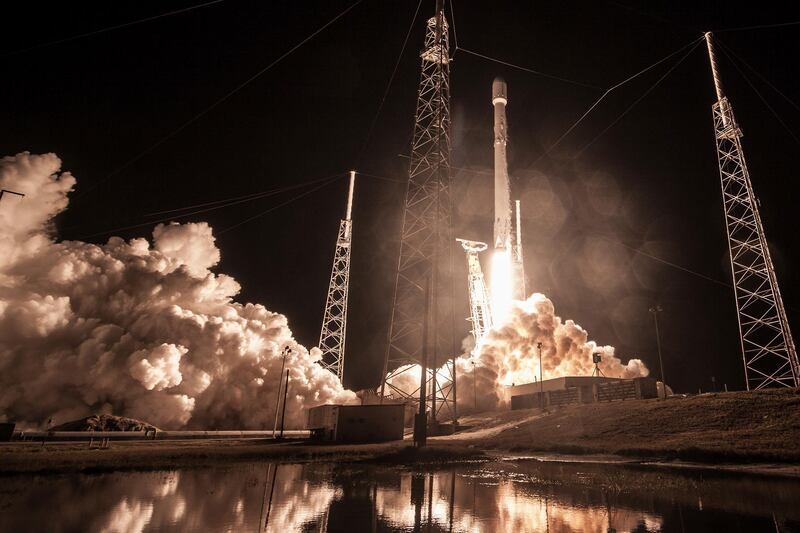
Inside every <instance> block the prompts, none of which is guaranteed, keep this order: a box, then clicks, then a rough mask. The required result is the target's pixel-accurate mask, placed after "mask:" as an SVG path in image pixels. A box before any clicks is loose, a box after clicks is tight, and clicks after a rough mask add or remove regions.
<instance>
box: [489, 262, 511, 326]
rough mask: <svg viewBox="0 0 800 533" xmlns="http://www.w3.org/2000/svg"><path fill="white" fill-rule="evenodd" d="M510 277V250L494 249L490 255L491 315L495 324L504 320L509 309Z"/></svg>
mask: <svg viewBox="0 0 800 533" xmlns="http://www.w3.org/2000/svg"><path fill="white" fill-rule="evenodd" d="M512 277H513V276H512V271H511V253H510V251H509V250H508V249H506V248H497V249H495V251H494V255H492V315H493V318H494V323H495V324H502V323H503V322H505V319H506V317H507V316H508V313H509V311H510V310H511V289H512V284H513V280H512Z"/></svg>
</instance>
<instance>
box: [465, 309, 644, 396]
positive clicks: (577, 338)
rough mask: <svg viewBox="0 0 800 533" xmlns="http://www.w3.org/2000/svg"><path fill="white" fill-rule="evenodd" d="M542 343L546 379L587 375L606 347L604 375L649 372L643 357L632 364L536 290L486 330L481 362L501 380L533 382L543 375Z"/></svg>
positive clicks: (601, 363)
mask: <svg viewBox="0 0 800 533" xmlns="http://www.w3.org/2000/svg"><path fill="white" fill-rule="evenodd" d="M539 342H541V343H542V348H541V350H542V378H543V379H550V378H554V377H559V376H586V375H590V374H591V373H592V370H593V369H594V363H593V362H592V354H593V353H597V352H600V353H601V357H602V361H601V362H600V364H599V367H600V371H601V372H602V373H603V375H605V376H608V377H616V378H635V377H644V376H647V374H648V373H649V371H648V369H647V367H646V366H645V364H644V363H643V362H642V360H641V359H630V360H629V361H628V362H627V363H626V364H623V363H622V361H621V360H620V359H619V358H618V357H616V356H615V355H614V347H613V346H598V345H597V344H596V343H595V342H594V341H590V340H589V334H588V333H587V332H586V330H585V329H583V328H582V327H580V326H579V325H578V324H576V323H575V322H574V321H572V320H566V321H563V322H562V320H561V317H559V316H557V315H556V314H555V307H554V306H553V302H551V301H550V300H549V299H548V298H547V297H546V296H545V295H543V294H539V293H535V294H533V295H531V296H530V297H529V298H528V299H527V300H525V301H521V302H515V303H514V305H513V308H512V310H511V313H509V315H508V317H507V318H506V320H505V321H504V322H503V323H502V324H499V325H497V326H495V327H494V328H492V329H491V330H490V331H489V332H488V333H487V335H486V337H485V339H484V341H483V344H482V346H481V353H480V358H481V362H482V363H483V364H484V365H486V366H489V367H491V368H494V369H496V371H497V375H498V384H499V385H512V384H522V383H530V382H532V381H534V379H538V376H539V348H538V343H539Z"/></svg>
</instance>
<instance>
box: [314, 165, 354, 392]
mask: <svg viewBox="0 0 800 533" xmlns="http://www.w3.org/2000/svg"><path fill="white" fill-rule="evenodd" d="M355 181H356V171H355V170H351V171H350V187H349V189H348V192H347V210H346V211H345V216H344V218H343V219H342V220H341V221H340V222H339V236H338V237H337V238H336V251H335V252H334V253H333V268H331V281H330V283H329V284H328V298H327V300H326V301H325V315H324V316H323V317H322V331H320V334H319V349H320V350H322V361H321V364H322V366H323V367H324V368H327V369H328V370H330V371H331V372H333V373H334V374H336V376H337V377H338V378H339V380H341V379H342V378H343V377H344V346H345V344H344V343H345V334H346V333H347V294H348V292H349V286H350V253H351V251H352V246H351V244H352V240H353V219H352V214H353V188H354V186H355Z"/></svg>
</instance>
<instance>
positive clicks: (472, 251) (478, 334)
mask: <svg viewBox="0 0 800 533" xmlns="http://www.w3.org/2000/svg"><path fill="white" fill-rule="evenodd" d="M456 240H457V241H458V242H460V243H461V246H462V247H463V248H464V251H465V252H467V270H468V272H469V307H470V312H471V313H470V318H469V320H470V322H471V323H472V336H473V338H474V339H475V348H474V349H473V351H472V355H473V356H476V355H478V353H479V348H480V344H481V340H483V336H484V335H485V334H486V332H487V331H488V330H489V329H490V328H491V327H492V324H493V321H492V309H491V307H490V305H489V291H488V290H487V289H486V281H485V280H484V278H483V271H482V270H481V262H480V259H478V254H479V253H480V252H483V251H484V250H486V248H488V245H487V244H486V243H485V242H478V241H468V240H465V239H456Z"/></svg>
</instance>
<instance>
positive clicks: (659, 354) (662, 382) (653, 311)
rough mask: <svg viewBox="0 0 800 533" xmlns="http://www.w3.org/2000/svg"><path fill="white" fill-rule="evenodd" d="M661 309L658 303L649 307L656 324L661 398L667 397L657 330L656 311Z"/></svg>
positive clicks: (659, 336)
mask: <svg viewBox="0 0 800 533" xmlns="http://www.w3.org/2000/svg"><path fill="white" fill-rule="evenodd" d="M661 311H663V309H662V308H661V306H660V305H658V304H656V305H654V306H653V307H651V308H650V312H651V313H653V323H654V324H655V325H656V345H657V346H658V366H659V367H660V368H661V388H662V389H663V399H664V400H666V399H667V380H666V378H664V360H663V359H662V357H661V335H660V334H659V332H658V313H660V312H661Z"/></svg>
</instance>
